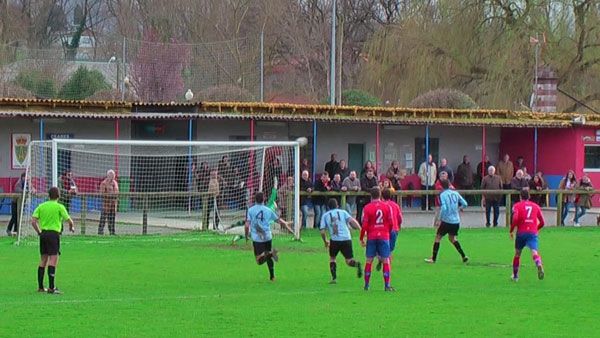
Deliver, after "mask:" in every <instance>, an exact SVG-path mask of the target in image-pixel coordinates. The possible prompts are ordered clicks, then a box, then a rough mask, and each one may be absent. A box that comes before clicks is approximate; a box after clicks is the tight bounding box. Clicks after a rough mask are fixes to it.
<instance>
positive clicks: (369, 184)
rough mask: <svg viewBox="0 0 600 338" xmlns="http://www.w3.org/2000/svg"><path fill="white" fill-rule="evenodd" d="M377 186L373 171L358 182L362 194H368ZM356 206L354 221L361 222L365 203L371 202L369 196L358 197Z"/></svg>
mask: <svg viewBox="0 0 600 338" xmlns="http://www.w3.org/2000/svg"><path fill="white" fill-rule="evenodd" d="M377 186H379V181H377V177H376V176H375V173H374V172H373V170H368V171H367V173H366V175H365V177H364V178H363V179H362V180H360V190H361V191H364V192H370V191H371V188H375V187H377ZM357 200H358V201H357V204H356V219H358V220H362V210H363V208H364V206H365V205H367V203H369V202H371V198H370V197H369V196H360V197H359V198H358V199H357Z"/></svg>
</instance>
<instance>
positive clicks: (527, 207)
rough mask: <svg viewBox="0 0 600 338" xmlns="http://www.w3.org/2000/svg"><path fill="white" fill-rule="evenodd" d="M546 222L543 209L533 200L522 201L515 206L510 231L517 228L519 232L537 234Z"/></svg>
mask: <svg viewBox="0 0 600 338" xmlns="http://www.w3.org/2000/svg"><path fill="white" fill-rule="evenodd" d="M545 224H546V222H545V221H544V215H543V214H542V209H540V207H539V206H538V205H537V204H535V203H533V202H531V201H520V202H517V203H515V205H514V206H513V218H512V222H511V224H510V232H513V230H514V229H515V228H517V234H522V233H528V234H534V235H537V233H538V231H539V230H540V229H541V228H542V227H543V226H544V225H545Z"/></svg>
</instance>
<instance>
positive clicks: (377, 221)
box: [360, 200, 393, 241]
mask: <svg viewBox="0 0 600 338" xmlns="http://www.w3.org/2000/svg"><path fill="white" fill-rule="evenodd" d="M392 228H393V222H392V209H391V207H390V206H389V204H388V203H387V202H384V201H381V200H373V201H372V202H371V203H369V204H367V205H366V206H365V208H364V209H363V219H362V229H361V230H360V240H361V241H362V240H363V238H364V236H365V234H366V235H367V239H368V240H373V239H382V240H389V239H390V231H392Z"/></svg>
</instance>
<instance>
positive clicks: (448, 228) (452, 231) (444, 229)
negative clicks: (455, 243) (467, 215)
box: [437, 222, 460, 237]
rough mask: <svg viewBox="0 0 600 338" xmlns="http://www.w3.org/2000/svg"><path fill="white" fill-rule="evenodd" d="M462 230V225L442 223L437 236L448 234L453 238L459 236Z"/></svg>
mask: <svg viewBox="0 0 600 338" xmlns="http://www.w3.org/2000/svg"><path fill="white" fill-rule="evenodd" d="M459 228H460V224H458V223H457V224H453V223H446V222H441V224H440V227H439V228H438V230H437V234H438V235H440V236H442V237H443V236H446V234H448V235H451V236H457V235H458V229H459Z"/></svg>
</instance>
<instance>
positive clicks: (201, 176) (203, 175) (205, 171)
mask: <svg viewBox="0 0 600 338" xmlns="http://www.w3.org/2000/svg"><path fill="white" fill-rule="evenodd" d="M196 180H197V182H198V191H207V190H208V181H210V168H209V167H208V164H207V163H206V162H202V163H200V168H198V169H197V171H196Z"/></svg>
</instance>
